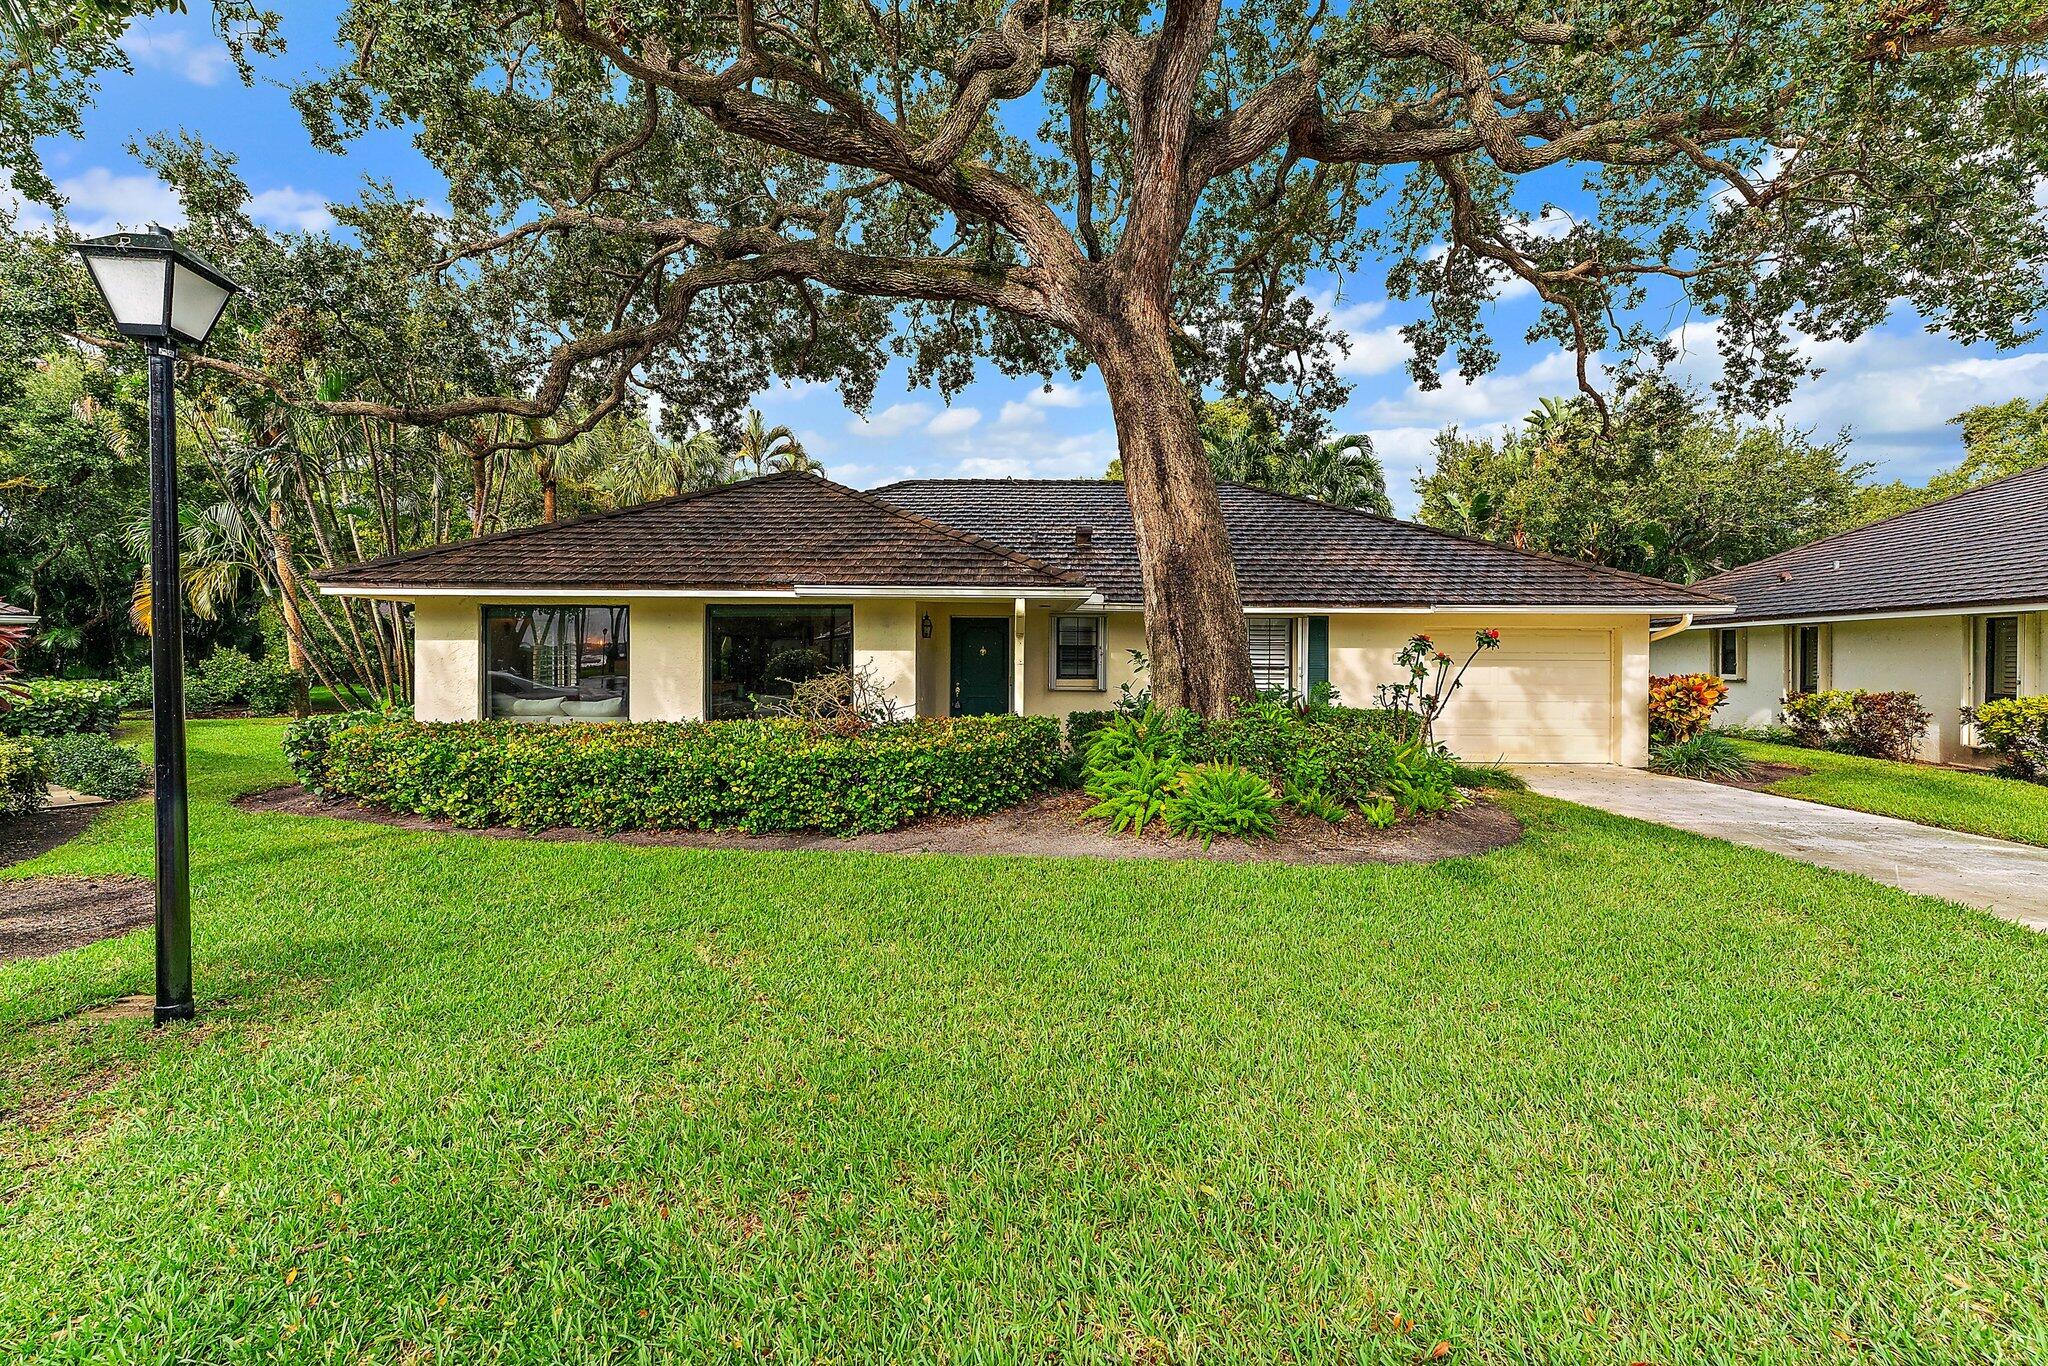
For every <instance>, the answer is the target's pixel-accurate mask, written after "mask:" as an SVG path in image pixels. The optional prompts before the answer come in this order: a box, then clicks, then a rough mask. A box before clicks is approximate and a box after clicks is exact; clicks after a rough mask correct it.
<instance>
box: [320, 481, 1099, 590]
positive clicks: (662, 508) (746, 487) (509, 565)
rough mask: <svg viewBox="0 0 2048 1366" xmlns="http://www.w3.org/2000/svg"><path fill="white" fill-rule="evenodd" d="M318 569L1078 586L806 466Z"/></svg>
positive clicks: (335, 572)
mask: <svg viewBox="0 0 2048 1366" xmlns="http://www.w3.org/2000/svg"><path fill="white" fill-rule="evenodd" d="M318 578H319V581H320V582H321V583H322V584H332V585H336V586H342V585H348V586H356V587H400V588H501V587H502V588H532V589H546V588H556V589H600V588H601V589H633V588H640V589H647V588H702V589H712V590H717V589H787V588H790V587H792V586H793V585H795V584H800V583H802V584H828V585H833V586H838V587H856V586H877V587H879V586H891V585H897V584H903V585H913V586H917V587H958V588H988V589H991V590H1011V589H1025V588H1063V587H1076V588H1078V587H1079V585H1078V584H1076V583H1075V582H1074V581H1073V580H1072V579H1070V578H1069V577H1068V576H1067V575H1065V574H1064V573H1062V572H1061V571H1060V570H1058V569H1056V568H1054V567H1053V566H1051V565H1047V564H1043V563H1040V562H1038V561H1036V560H1033V559H1031V558H1030V557H1029V556H1026V555H1022V554H1019V553H1018V552H1017V551H1015V550H1012V549H1008V548H1006V547H1003V546H999V545H992V544H990V543H988V542H987V541H984V540H981V539H980V538H978V537H976V536H974V535H971V534H969V533H967V532H964V531H959V530H956V529H954V528H952V527H947V526H941V525H939V524H938V523H936V522H933V521H931V520H929V519H927V518H925V517H922V516H919V515H918V514H917V513H915V512H913V511H907V510H905V509H903V508H898V507H892V506H890V505H889V504H887V503H884V502H883V501H881V500H880V499H878V498H875V497H873V496H872V495H870V494H866V493H861V492H859V491H858V490H855V489H849V488H845V487H843V486H841V485H839V484H835V483H832V482H831V481H830V480H826V479H820V478H818V477H817V476H816V475H812V474H772V475H768V476H767V477H765V478H761V479H749V480H747V481H745V482H743V483H738V484H728V485H725V486H724V487H722V488H716V489H710V490H706V491H705V492H702V493H687V494H683V495H681V496H679V497H675V498H664V499H661V500H660V501H658V502H653V503H642V504H640V505H639V506H637V507H630V508H622V509H620V510H619V511H617V512H603V513H598V514H596V515H594V516H589V517H578V518H574V519H572V520H570V521H566V522H556V523H553V524H552V525H545V524H544V525H541V526H531V527H522V528H520V529H519V530H517V531H505V532H499V533H498V534H496V535H492V536H479V537H477V538H476V539H475V540H471V541H459V542H456V543H455V544H452V545H444V546H435V547H433V548H431V549H428V550H416V551H413V552H411V553H409V554H404V555H392V556H387V557H386V558H384V559H381V560H368V561H365V562H363V563H361V564H352V565H345V566H340V567H337V568H333V569H326V570H322V571H321V572H320V574H319V575H318ZM1082 591H1085V590H1082Z"/></svg>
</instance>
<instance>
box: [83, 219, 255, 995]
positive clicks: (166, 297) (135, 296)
mask: <svg viewBox="0 0 2048 1366" xmlns="http://www.w3.org/2000/svg"><path fill="white" fill-rule="evenodd" d="M75 250H76V251H77V252H78V254H79V255H80V256H82V257H84V258H85V266H86V269H87V270H89V271H91V272H92V282H93V284H95V285H97V286H98V287H99V291H100V294H101V295H102V296H103V297H104V298H105V299H106V301H107V308H108V309H109V310H110V311H111V312H112V313H113V315H114V328H115V330H116V331H118V332H119V333H120V334H121V335H122V336H124V337H134V338H136V339H137V340H139V341H140V342H141V343H142V349H143V351H144V352H146V353H147V354H148V357H149V582H150V628H149V662H150V668H151V671H152V680H151V684H152V689H153V696H152V698H151V708H152V711H151V724H152V726H153V728H154V730H155V733H156V1015H155V1018H156V1022H157V1023H158V1024H162V1023H163V1022H164V1021H166V1020H189V1019H191V1018H192V876H191V874H192V865H191V855H190V851H189V849H188V847H187V840H186V818H185V637H184V623H185V614H184V610H183V596H184V595H183V579H182V578H181V576H180V574H179V572H178V446H177V440H178V438H177V429H176V427H175V426H174V425H173V422H172V409H171V403H172V398H173V383H174V375H173V373H172V367H173V366H174V365H176V363H177V359H178V347H179V346H180V345H185V346H193V347H197V346H201V345H203V344H205V341H206V338H207V336H208V334H209V333H211V332H212V331H213V325H214V324H215V323H216V322H218V321H219V320H220V315H221V310H223V309H225V308H226V307H227V306H228V300H229V298H231V297H232V296H233V295H235V294H236V293H237V292H239V287H238V286H237V285H236V284H235V282H234V281H232V280H230V279H228V277H227V276H225V275H223V274H221V272H220V271H219V270H217V269H215V268H214V267H213V266H212V265H209V264H208V263H207V262H206V261H204V260H202V259H201V258H200V257H198V256H196V255H194V254H193V253H192V252H190V251H188V250H186V249H185V248H184V247H181V246H179V245H178V244H177V243H176V242H175V241H173V240H172V239H171V234H170V233H169V232H168V231H167V230H165V229H163V228H154V229H152V230H151V231H149V232H122V233H115V234H113V235H112V236H110V237H97V238H94V239H93V240H91V241H89V242H80V243H78V244H77V245H76V247H75Z"/></svg>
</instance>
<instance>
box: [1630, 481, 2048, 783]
mask: <svg viewBox="0 0 2048 1366" xmlns="http://www.w3.org/2000/svg"><path fill="white" fill-rule="evenodd" d="M1693 586H1694V587H1695V588H1699V589H1702V590H1704V591H1706V592H1710V593H1717V594H1720V595H1722V596H1725V597H1729V598H1733V599H1734V600H1735V613H1734V615H1733V616H1731V617H1727V618H1724V619H1721V620H1718V621H1714V622H1699V623H1697V624H1695V625H1694V626H1693V627H1692V628H1691V629H1689V630H1686V631H1684V632H1682V633H1680V634H1677V635H1674V636H1671V637H1669V638H1668V639H1660V640H1658V641H1657V642H1656V644H1654V645H1653V646H1651V651H1650V654H1651V663H1652V664H1653V665H1654V666H1655V668H1656V671H1657V672H1658V673H1660V674H1670V673H1693V672H1703V673H1717V674H1719V675H1721V676H1722V677H1723V678H1725V679H1727V680H1728V692H1729V701H1728V706H1727V708H1726V710H1725V711H1724V712H1722V714H1721V715H1722V717H1723V718H1724V719H1725V720H1727V721H1732V722H1739V723H1741V724H1744V725H1764V724H1767V723H1769V722H1770V721H1772V720H1774V719H1775V718H1776V717H1777V714H1778V710H1779V704H1780V702H1782V701H1783V699H1784V697H1785V694H1787V693H1789V692H1813V691H1816V690H1820V689H1828V688H1866V689H1869V690H1871V691H1873V692H1893V691H1905V692H1912V693H1917V694H1918V695H1919V697H1920V701H1921V703H1922V704H1923V705H1924V706H1926V708H1927V709H1928V710H1929V711H1931V712H1933V713H1934V724H1933V726H1932V727H1931V728H1930V729H1929V730H1928V734H1927V739H1926V741H1925V742H1924V744H1923V745H1922V748H1921V754H1922V757H1924V758H1927V759H1931V760H1940V761H1955V760H1969V759H1971V758H1973V757H1974V755H1975V749H1974V743H1973V742H1974V740H1975V738H1976V737H1975V736H1974V735H1973V734H1972V733H1971V731H1970V728H1969V727H1968V726H1966V725H1965V724H1964V723H1963V720H1962V710H1963V708H1965V707H1972V706H1976V705H1977V704H1979V703H1981V702H1984V701H1986V700H1987V699H1990V698H1996V697H2013V696H2024V695H2029V694H2033V693H2042V692H2048V466H2043V467H2041V468H2039V469H2034V470H2028V471H2026V472H2024V473H2021V474H2014V475H2008V476H2007V477H2005V478H2003V479H1998V480H1994V481H1992V482H1991V483H1988V484H1980V485H1978V486H1977V487H1976V488H1973V489H1969V490H1967V491H1965V492H1963V493H1958V494H1956V495H1954V496H1953V497H1950V498H1945V499H1943V500H1942V501H1940V502H1938V503H1930V504H1928V505H1927V506H1926V507H1920V508H1915V509H1913V510H1912V511H1911V512H1902V513H1900V514H1899V515H1898V516H1896V517H1891V518H1887V519H1886V520H1885V521H1882V522H1876V523H1873V524H1872V525H1870V526H1866V527H1858V528H1857V529H1856V530H1854V531H1845V532H1843V533H1841V534H1840V535H1838V536H1830V537H1827V538H1826V539H1825V540H1819V541H1814V542H1812V543H1811V544H1809V545H1803V546H1799V547H1798V548H1796V549H1793V550H1788V551H1786V552H1784V553H1783V554H1781V555H1773V556H1772V557H1771V558H1770V559H1768V560H1759V561H1757V562H1756V563H1755V564H1747V565H1743V566H1742V567H1741V568H1740V569H1730V570H1728V571H1727V572H1725V573H1721V574H1716V575H1715V576H1714V577H1712V578H1710V579H1705V580H1702V581H1701V582H1699V583H1697V584H1695V585H1693Z"/></svg>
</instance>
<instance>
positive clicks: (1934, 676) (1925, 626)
mask: <svg viewBox="0 0 2048 1366" xmlns="http://www.w3.org/2000/svg"><path fill="white" fill-rule="evenodd" d="M2000 615H2007V614H2000ZM1981 620H1982V619H1981V617H1979V616H1976V615H1970V614H1960V613H1959V614H1955V615H1949V616H1929V617H1893V618H1886V619H1872V620H1869V621H1837V622H1832V623H1828V624H1826V625H1825V626H1824V628H1823V629H1824V632H1825V638H1826V645H1825V646H1824V657H1825V660H1826V664H1827V667H1826V669H1825V671H1824V677H1823V682H1824V685H1825V686H1827V687H1831V688H1843V689H1850V688H1862V689H1866V690H1868V691H1871V692H1899V691H1904V692H1910V693H1913V694H1915V695H1916V696H1918V697H1919V699H1920V703H1921V705H1922V706H1924V707H1926V708H1927V710H1928V711H1930V712H1932V713H1933V714H1934V720H1933V723H1932V725H1930V726H1929V728H1928V732H1927V738H1926V740H1925V741H1924V742H1923V743H1922V745H1921V747H1920V757H1921V758H1923V759H1927V760H1930V761H1935V762H1945V763H1954V762H1958V761H1962V762H1968V761H1971V760H1973V759H1975V758H1977V757H1978V755H1977V751H1976V750H1975V749H1973V748H1972V747H1971V744H1970V739H1971V737H1970V735H1969V733H1968V732H1967V731H1966V729H1965V728H1964V726H1963V723H1962V716H1961V711H1962V708H1964V707H1966V706H1969V705H1971V704H1972V703H1974V702H1975V701H1977V700H1978V697H1979V695H1980V692H1981V688H1982V682H1983V681H1982V679H1981V677H1980V676H1979V675H1980V674H1981V671H1982V660H1981V655H1980V651H1981V644H1980V635H1979V632H1980V622H1981ZM2044 620H2048V613H2041V612H2028V613H2021V614H2020V692H2021V694H2022V695H2023V696H2024V695H2028V694H2032V693H2040V692H2044V691H2048V630H2044V624H2043V623H2044ZM1791 637H1792V630H1791V628H1789V627H1785V626H1755V627H1747V628H1744V630H1743V641H1744V651H1745V653H1746V655H1747V665H1748V667H1747V669H1746V677H1745V678H1744V679H1742V680H1740V681H1734V682H1731V683H1730V684H1729V698H1728V705H1727V707H1726V708H1724V709H1723V710H1722V712H1721V713H1720V716H1719V717H1718V718H1717V719H1718V720H1720V721H1721V722H1723V723H1728V722H1733V723H1737V724H1741V725H1753V726H1761V725H1769V724H1771V723H1772V722H1774V721H1776V720H1777V719H1778V713H1779V704H1780V703H1781V702H1782V701H1783V699H1784V696H1785V692H1786V689H1787V688H1788V686H1789V683H1790V679H1791V656H1790V653H1789V651H1790V640H1791ZM1710 639H1711V630H1710V629H1702V628H1697V627H1696V628H1694V629H1693V630H1690V631H1686V632H1684V633H1682V634H1681V635H1678V636H1674V637H1672V638H1671V639H1669V640H1662V641H1659V642H1657V644H1656V645H1655V646H1653V647H1652V652H1651V653H1652V664H1653V665H1654V667H1655V669H1656V671H1657V672H1658V673H1660V674H1665V673H1691V672H1711V671H1712V659H1711V653H1712V646H1711V643H1710Z"/></svg>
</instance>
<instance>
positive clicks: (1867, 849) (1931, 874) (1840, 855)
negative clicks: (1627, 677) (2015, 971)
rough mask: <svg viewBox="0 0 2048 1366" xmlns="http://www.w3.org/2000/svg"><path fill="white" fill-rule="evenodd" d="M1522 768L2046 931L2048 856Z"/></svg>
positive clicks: (1721, 797)
mask: <svg viewBox="0 0 2048 1366" xmlns="http://www.w3.org/2000/svg"><path fill="white" fill-rule="evenodd" d="M1515 771H1516V772H1518V773H1520V774H1521V775H1522V777H1524V778H1525V779H1527V780H1528V783H1529V786H1530V788H1531V789H1532V790H1533V791H1536V792H1540V793H1542V794H1543V795H1544V796H1546V797H1559V798H1562V799H1563V800H1565V801H1568V802H1577V803H1579V804H1580V805H1581V806H1591V807H1597V808H1599V809H1600V810H1602V811H1612V812H1613V813H1614V814H1616V815H1618V816H1633V817H1635V818H1636V819H1637V820H1644V821H1654V822H1656V823H1657V824H1659V825H1668V826H1671V827H1673V828H1674V829H1678V830H1688V831H1691V832H1692V833H1693V834H1695V835H1711V836H1713V837H1715V838H1717V839H1724V840H1728V841H1729V842H1731V843H1733V844H1747V845H1750V846H1751V847H1753V848H1757V849H1769V850H1771V851H1772V852H1773V853H1779V854H1783V855H1785V856H1786V857H1787V858H1795V859H1799V860H1801V861H1802V862H1806V863H1811V864H1815V865H1817V866H1819V867H1822V868H1834V869H1837V870H1839V871H1841V872H1845V873H1860V874H1862V875H1863V876H1864V877H1867V878H1870V879H1872V880H1873V881H1876V882H1883V883H1888V884H1890V885H1891V886H1893V887H1898V888H1901V889H1903V890H1905V891H1908V892H1918V893H1921V894H1922V895H1925V896H1938V897H1942V898H1944V899H1946V900H1949V901H1959V902H1961V903H1962V904H1964V905H1965V906H1975V907H1978V908H1980V909H1982V910H1987V911H1990V912H1991V913H1992V914H1993V915H1997V916H2002V917H2004V918H2005V919H2007V920H2012V921H2016V922H2018V923H2019V924H2022V925H2025V926H2027V927H2028V928H2029V929H2034V930H2042V931H2048V849H2040V848H2036V847H2034V846H2033V845H2030V844H2012V843H2009V842H2007V841H2005V840H1995V839H1989V838H1986V837H1985V836H1983V835H1963V834H1958V833H1956V832H1955V831H1952V830H1936V829H1934V828H1933V827H1931V826H1926V825H1916V824H1914V823H1913V822H1912V821H1902V820H1898V819H1895V818H1894V817H1891V816H1873V815H1870V814H1869V813H1867V812H1863V811H1846V810H1843V809H1841V808H1839V807H1833V806H1822V805H1820V804H1819V803H1817V802H1803V801H1800V800H1798V799H1797V798H1794V797H1780V796H1778V795H1777V794H1776V793H1772V792H1751V791H1748V790H1747V789H1745V788H1739V787H1723V786H1721V785H1720V784H1719V783H1706V782H1698V781H1695V780H1693V779H1691V778H1668V777H1665V776H1664V775H1662V774H1657V773H1645V772H1643V771H1642V770H1640V769H1632V768H1609V767H1606V766H1602V765H1593V764H1555V765H1541V766H1537V765H1531V766H1528V767H1524V768H1518V769H1516V770H1515Z"/></svg>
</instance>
